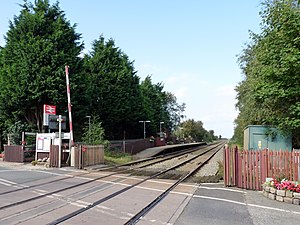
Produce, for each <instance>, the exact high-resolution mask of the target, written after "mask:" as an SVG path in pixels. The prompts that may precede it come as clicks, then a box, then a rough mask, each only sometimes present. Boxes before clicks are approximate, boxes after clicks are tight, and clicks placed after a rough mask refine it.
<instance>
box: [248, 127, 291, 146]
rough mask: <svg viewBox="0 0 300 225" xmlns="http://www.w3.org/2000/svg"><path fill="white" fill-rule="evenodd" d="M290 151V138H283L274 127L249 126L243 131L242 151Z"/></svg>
mask: <svg viewBox="0 0 300 225" xmlns="http://www.w3.org/2000/svg"><path fill="white" fill-rule="evenodd" d="M265 148H268V149H270V150H288V151H291V150H292V137H291V136H284V135H282V134H281V133H280V131H279V130H278V129H276V128H274V127H271V126H267V125H249V126H247V127H246V128H245V129H244V149H245V150H260V149H265Z"/></svg>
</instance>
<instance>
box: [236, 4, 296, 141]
mask: <svg viewBox="0 0 300 225" xmlns="http://www.w3.org/2000/svg"><path fill="white" fill-rule="evenodd" d="M260 15H261V18H262V22H261V33H260V34H255V33H253V32H251V33H250V43H249V44H248V45H247V46H246V47H245V49H244V50H243V53H242V54H241V55H240V57H239V60H238V61H239V64H240V66H241V69H242V71H243V74H244V79H243V81H242V82H240V83H239V84H238V85H237V87H236V91H237V104H236V107H237V109H238V110H239V111H240V112H239V115H238V117H237V118H236V120H235V124H236V126H235V131H234V137H233V139H234V141H235V142H236V143H238V144H240V145H242V143H243V129H244V128H245V127H246V126H247V125H250V124H252V125H260V124H263V125H272V126H275V127H277V128H278V129H279V130H280V131H281V132H282V133H283V134H290V133H292V135H293V145H294V147H299V146H300V135H299V134H300V98H299V95H300V63H299V62H300V38H299V34H300V4H299V1H298V0H297V1H296V0H272V1H271V0H266V1H265V2H264V3H263V4H262V10H261V12H260Z"/></svg>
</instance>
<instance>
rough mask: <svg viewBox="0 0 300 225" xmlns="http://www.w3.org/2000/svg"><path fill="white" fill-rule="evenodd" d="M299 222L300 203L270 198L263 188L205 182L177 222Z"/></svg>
mask: <svg viewBox="0 0 300 225" xmlns="http://www.w3.org/2000/svg"><path fill="white" fill-rule="evenodd" d="M191 224H199V225H200V224H205V225H223V224H224V225H225V224H226V225H227V224H228V225H235V224H236V225H238V224H243V225H268V224H271V225H277V224H278V225H283V224H284V225H295V224H300V205H292V204H288V203H284V202H278V201H275V200H271V199H268V198H266V197H264V196H263V195H262V193H261V192H259V191H249V190H242V189H236V188H224V187H223V185H222V184H203V185H201V186H200V187H199V188H198V190H196V192H195V193H194V195H193V197H192V198H191V200H190V201H189V203H188V205H187V206H186V207H185V209H184V211H183V213H182V214H181V215H180V217H179V218H178V219H177V221H176V222H175V225H191Z"/></svg>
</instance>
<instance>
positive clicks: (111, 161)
mask: <svg viewBox="0 0 300 225" xmlns="http://www.w3.org/2000/svg"><path fill="white" fill-rule="evenodd" d="M104 160H105V164H108V165H121V164H124V163H128V162H131V161H132V160H133V158H132V156H131V155H129V154H127V153H122V152H115V151H110V150H105V152H104Z"/></svg>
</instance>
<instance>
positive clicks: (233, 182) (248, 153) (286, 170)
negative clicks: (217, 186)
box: [223, 148, 300, 190]
mask: <svg viewBox="0 0 300 225" xmlns="http://www.w3.org/2000/svg"><path fill="white" fill-rule="evenodd" d="M223 163H224V183H225V186H236V187H239V188H245V189H251V190H261V189H262V186H261V185H262V184H263V183H264V182H265V180H266V178H267V177H273V178H283V177H284V178H286V179H288V180H291V181H297V180H299V166H300V151H296V150H293V151H292V152H289V151H282V150H280V151H272V150H268V149H264V150H238V149H237V148H235V149H229V148H226V149H224V161H223Z"/></svg>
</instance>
